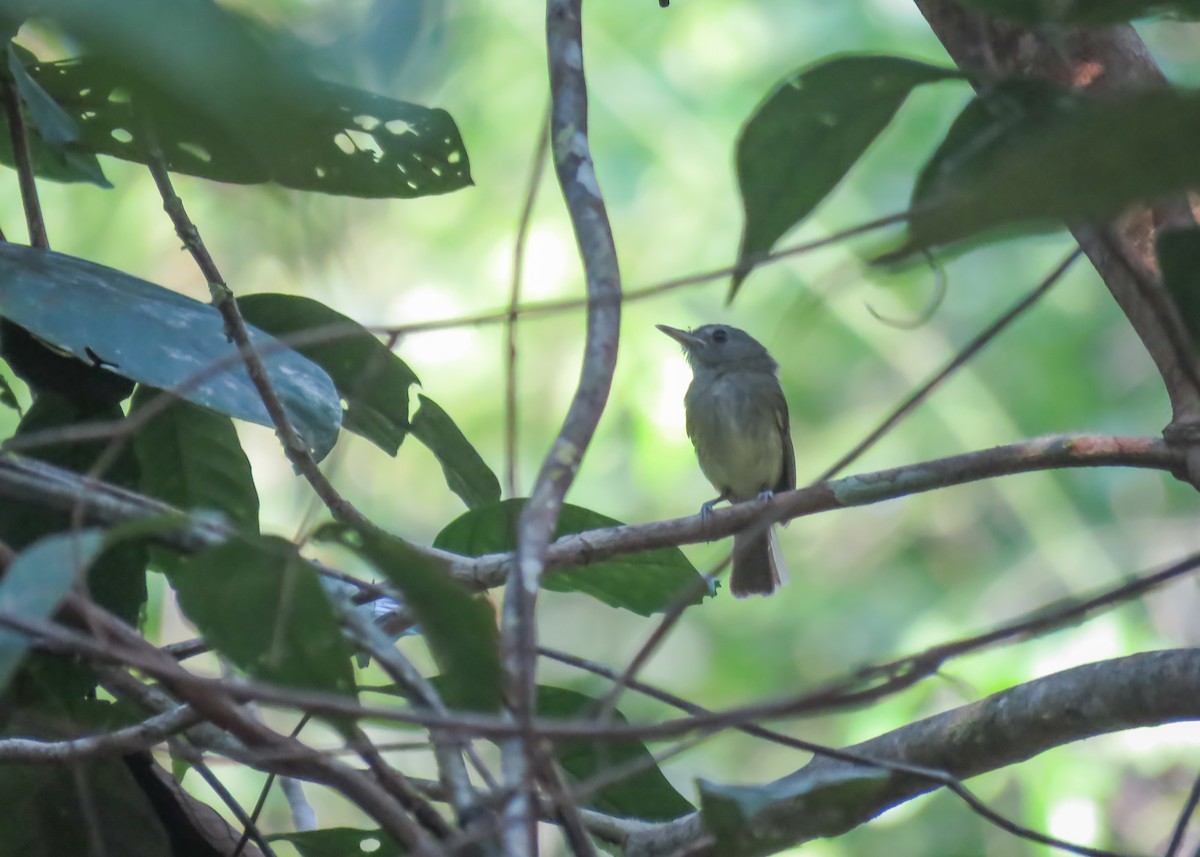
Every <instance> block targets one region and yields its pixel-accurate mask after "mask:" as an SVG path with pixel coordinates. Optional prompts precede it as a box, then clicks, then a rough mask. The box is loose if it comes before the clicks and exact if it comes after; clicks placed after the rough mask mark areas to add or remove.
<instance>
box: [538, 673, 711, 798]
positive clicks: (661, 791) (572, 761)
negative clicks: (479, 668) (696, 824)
mask: <svg viewBox="0 0 1200 857" xmlns="http://www.w3.org/2000/svg"><path fill="white" fill-rule="evenodd" d="M596 705H597V700H596V699H595V698H593V697H591V696H587V695H586V694H582V693H578V692H576V691H574V690H567V689H566V688H562V687H551V686H548V685H538V688H537V710H538V715H539V716H541V717H548V718H562V719H564V720H578V719H580V718H585V717H588V716H590V715H592V714H593V712H594V711H595V710H596ZM612 721H613V723H614V724H620V725H624V724H625V723H628V721H627V720H626V718H625V716H624V715H623V714H621V713H620V712H619V711H617V712H613V715H612ZM554 757H555V758H556V759H558V762H559V764H561V765H562V767H563V770H564V771H565V772H566V773H567V776H568V777H569V778H570V780H571V782H572V783H574V784H580V783H586V782H587V781H588V780H590V779H592V778H593V777H596V776H600V775H602V774H605V773H606V772H607V771H610V770H612V769H614V768H624V767H625V766H632V765H645V767H643V768H642V769H641V770H639V771H637V773H634V774H630V775H629V776H626V777H622V778H621V779H619V780H617V781H616V782H614V783H611V784H610V785H607V786H605V787H604V788H602V789H600V790H599V791H597V792H594V793H593V794H592V795H591V796H589V797H585V798H584V799H583V801H582V802H583V805H584V806H587V807H590V808H592V809H595V810H598V811H600V812H605V813H609V814H611V815H619V816H623V817H625V818H637V819H640V820H642V821H671V820H672V819H675V818H679V817H680V816H682V815H687V814H688V813H690V812H694V811H695V807H694V806H692V805H691V803H689V802H688V800H687V799H686V798H685V797H684V796H683V795H681V794H680V793H679V792H678V791H677V790H676V789H675V787H674V786H672V785H671V783H670V781H669V780H667V778H666V777H665V776H664V775H663V772H662V771H661V770H660V769H659V767H658V765H657V764H656V763H655V761H654V757H653V755H651V753H650V751H649V750H648V749H646V746H645V745H644V744H642V742H640V741H636V740H625V741H609V740H601V739H593V738H570V739H567V740H564V741H558V742H555V745H554Z"/></svg>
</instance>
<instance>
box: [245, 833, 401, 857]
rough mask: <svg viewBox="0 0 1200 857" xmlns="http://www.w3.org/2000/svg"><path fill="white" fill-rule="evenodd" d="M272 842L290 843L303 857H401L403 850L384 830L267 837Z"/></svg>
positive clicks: (282, 834) (285, 834)
mask: <svg viewBox="0 0 1200 857" xmlns="http://www.w3.org/2000/svg"><path fill="white" fill-rule="evenodd" d="M267 838H268V839H270V840H271V841H272V842H290V843H291V844H292V845H293V846H295V848H296V850H297V851H298V852H299V853H300V857H367V855H369V857H401V855H402V854H404V853H405V852H404V849H402V848H401V847H400V844H399V843H398V842H396V840H394V839H392V838H391V837H390V836H388V835H387V834H386V833H384V832H383V831H382V830H357V829H355V828H353V827H330V828H327V829H325V830H305V831H303V832H301V833H280V834H277V835H275V836H269V837H267Z"/></svg>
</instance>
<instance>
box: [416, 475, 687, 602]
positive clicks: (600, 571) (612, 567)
mask: <svg viewBox="0 0 1200 857" xmlns="http://www.w3.org/2000/svg"><path fill="white" fill-rule="evenodd" d="M524 507H525V499H524V498H518V499H512V500H504V501H502V502H500V503H493V504H492V505H489V506H484V507H482V508H479V509H472V510H471V511H469V512H467V513H465V514H463V515H460V516H459V517H457V518H455V519H454V520H453V521H451V522H450V523H449V524H448V525H447V526H446V527H445V529H443V530H442V531H441V532H440V533H438V535H437V538H435V539H434V540H433V545H434V547H437V548H441V549H442V550H448V551H451V552H453V553H457V554H462V555H464V556H482V555H483V554H487V553H502V552H505V551H511V550H514V549H515V548H516V532H517V519H518V518H519V517H520V516H521V510H522V509H523V508H524ZM619 526H623V525H622V523H621V522H620V521H617V520H614V519H613V518H609V517H607V516H605V515H601V514H599V513H598V512H593V511H591V510H590V509H584V508H582V507H580V506H572V505H570V504H566V505H564V506H563V508H562V513H561V514H560V515H559V517H558V526H557V528H556V529H555V531H554V537H555V538H560V537H562V536H565V535H570V534H571V533H582V532H585V531H586V530H596V529H601V528H605V527H619ZM542 587H543V588H544V589H549V590H551V591H554V592H583V593H585V594H587V595H591V596H592V597H593V598H596V599H599V600H600V601H603V602H604V603H605V604H609V605H612V606H613V607H624V608H625V609H626V610H631V611H633V612H634V613H638V614H640V615H642V616H650V615H651V614H653V613H657V612H660V611H662V610H665V609H667V607H669V606H670V605H671V604H673V603H674V601H675V599H676V598H679V597H680V596H682V595H683V594H685V593H694V595H693V597H692V601H691V603H693V604H699V603H700V601H701V600H703V596H704V595H705V594H706V593H707V592H708V591H709V590H708V587H707V586H706V585H705V584H704V580H703V578H702V577H701V576H700V574H699V572H697V571H696V569H695V567H694V566H693V565H692V564H691V563H690V562H688V559H687V557H685V556H684V555H683V551H681V550H679V548H660V549H658V550H650V551H642V552H641V553H635V554H630V555H628V556H621V557H615V558H613V559H606V560H601V561H600V562H596V563H593V564H591V565H584V566H580V567H578V568H569V569H563V570H562V571H552V572H550V573H548V574H546V575H545V577H543V578H542Z"/></svg>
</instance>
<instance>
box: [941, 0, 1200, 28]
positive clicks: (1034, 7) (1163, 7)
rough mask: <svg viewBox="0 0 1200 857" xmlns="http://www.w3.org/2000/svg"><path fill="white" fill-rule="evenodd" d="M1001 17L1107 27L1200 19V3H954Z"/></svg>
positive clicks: (1090, 0) (1029, 0)
mask: <svg viewBox="0 0 1200 857" xmlns="http://www.w3.org/2000/svg"><path fill="white" fill-rule="evenodd" d="M955 2H956V3H958V4H959V5H961V6H966V7H968V8H971V9H977V10H979V11H980V12H986V13H988V14H989V15H995V16H997V17H999V18H1009V19H1011V20H1014V21H1020V22H1022V23H1025V24H1035V25H1036V24H1056V23H1060V24H1092V25H1098V26H1108V25H1111V24H1120V23H1123V22H1125V21H1133V20H1136V19H1138V18H1149V17H1152V16H1158V15H1170V16H1173V17H1179V18H1197V17H1200V0H955Z"/></svg>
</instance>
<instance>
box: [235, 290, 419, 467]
mask: <svg viewBox="0 0 1200 857" xmlns="http://www.w3.org/2000/svg"><path fill="white" fill-rule="evenodd" d="M238 306H240V307H241V308H242V315H244V316H245V318H246V321H248V322H250V323H251V324H253V325H254V326H255V327H257V328H259V329H260V330H265V331H266V332H267V333H269V334H271V335H272V336H274V337H276V338H278V339H280V340H281V341H283V342H285V343H288V344H291V342H292V341H293V337H295V336H296V335H297V334H308V335H326V336H327V338H325V339H322V340H321V341H317V342H311V343H297V344H296V345H293V346H292V347H293V348H295V350H296V351H299V352H300V353H301V354H303V355H304V356H305V357H307V358H308V359H309V360H311V361H312V362H314V363H316V364H317V365H318V366H320V367H321V368H322V369H324V370H325V371H326V372H328V373H329V377H330V378H332V379H333V383H334V384H335V385H336V386H337V389H338V392H339V393H341V396H342V399H344V400H345V402H346V412H345V415H344V416H343V418H342V427H343V428H346V429H349V430H350V431H352V432H354V433H355V434H359V435H362V436H363V437H365V438H366V439H367V440H369V441H371V443H373V444H375V445H376V446H378V447H379V448H380V449H382V450H383V451H384V452H386V453H388V454H389V455H395V454H396V451H397V450H399V449H400V442H401V441H402V440H404V436H405V435H406V434H407V433H408V388H409V387H410V386H411V385H412V384H416V383H419V382H418V381H417V376H416V375H414V374H413V371H412V370H411V369H409V368H408V366H407V364H405V362H404V361H403V360H401V359H400V358H399V357H397V356H396V355H395V354H393V353H392V350H391V349H390V348H388V347H387V346H386V345H384V344H383V343H382V342H380V341H379V340H378V339H377V338H376V337H375V336H374V334H372V333H371V332H370V331H368V330H367V329H366V328H365V327H363V326H362V325H360V324H359V323H358V322H356V321H354V320H353V319H351V318H349V317H348V316H344V315H342V314H341V313H340V312H336V311H334V310H331V309H330V308H329V307H327V306H325V305H324V304H322V303H320V302H318V301H314V300H312V299H311V298H302V297H297V296H296V295H270V294H260V295H249V296H247V297H244V298H239V299H238Z"/></svg>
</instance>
